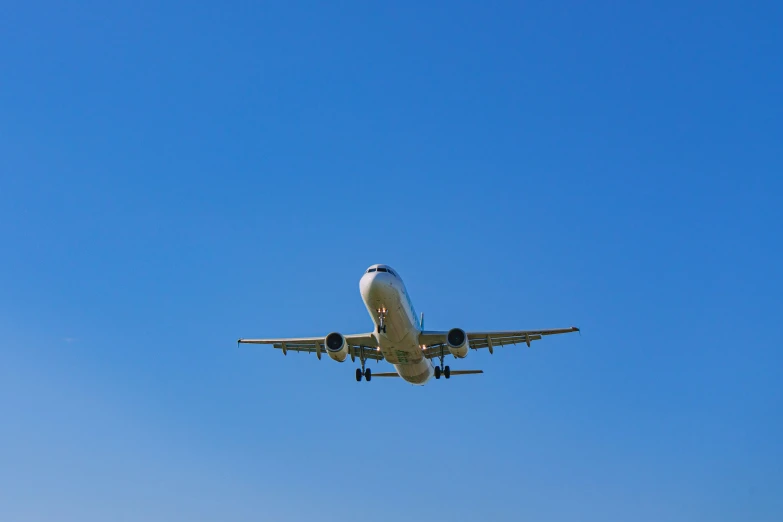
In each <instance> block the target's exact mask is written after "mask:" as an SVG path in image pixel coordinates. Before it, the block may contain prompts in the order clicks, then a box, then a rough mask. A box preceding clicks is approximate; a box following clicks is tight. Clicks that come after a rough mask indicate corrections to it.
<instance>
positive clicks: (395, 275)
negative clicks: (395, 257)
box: [389, 268, 397, 277]
mask: <svg viewBox="0 0 783 522" xmlns="http://www.w3.org/2000/svg"><path fill="white" fill-rule="evenodd" d="M389 273H390V274H391V275H393V276H394V277H397V274H395V273H394V272H392V269H391V268H390V269H389Z"/></svg>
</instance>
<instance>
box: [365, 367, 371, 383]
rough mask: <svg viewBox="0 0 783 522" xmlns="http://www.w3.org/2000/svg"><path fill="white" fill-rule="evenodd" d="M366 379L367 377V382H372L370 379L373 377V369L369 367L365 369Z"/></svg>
mask: <svg viewBox="0 0 783 522" xmlns="http://www.w3.org/2000/svg"><path fill="white" fill-rule="evenodd" d="M364 379H365V380H366V381H367V382H370V380H371V379H372V370H370V369H369V368H367V369H366V370H364Z"/></svg>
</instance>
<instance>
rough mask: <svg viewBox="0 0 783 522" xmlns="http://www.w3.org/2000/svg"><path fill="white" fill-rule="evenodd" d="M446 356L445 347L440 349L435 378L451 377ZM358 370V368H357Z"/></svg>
mask: <svg viewBox="0 0 783 522" xmlns="http://www.w3.org/2000/svg"><path fill="white" fill-rule="evenodd" d="M444 357H445V354H444V353H443V347H441V349H440V356H439V357H438V358H439V359H440V366H436V367H435V378H436V379H440V376H441V375H443V376H444V377H445V378H447V379H448V378H449V377H451V368H449V367H448V366H443V358H444ZM357 371H358V370H357Z"/></svg>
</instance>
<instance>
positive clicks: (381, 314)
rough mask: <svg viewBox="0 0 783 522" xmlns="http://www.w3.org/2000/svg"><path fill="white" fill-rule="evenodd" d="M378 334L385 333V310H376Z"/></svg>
mask: <svg viewBox="0 0 783 522" xmlns="http://www.w3.org/2000/svg"><path fill="white" fill-rule="evenodd" d="M377 312H378V333H381V332H383V333H386V309H385V308H378V310H377Z"/></svg>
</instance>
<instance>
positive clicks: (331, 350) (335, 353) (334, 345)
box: [324, 332, 350, 362]
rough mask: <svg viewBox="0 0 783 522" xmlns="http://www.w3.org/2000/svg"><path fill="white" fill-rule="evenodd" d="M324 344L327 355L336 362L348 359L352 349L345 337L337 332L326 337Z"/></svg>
mask: <svg viewBox="0 0 783 522" xmlns="http://www.w3.org/2000/svg"><path fill="white" fill-rule="evenodd" d="M324 344H325V345H326V353H328V354H329V357H331V358H332V359H334V360H335V361H337V362H343V361H345V358H346V357H348V352H349V351H350V348H349V347H348V343H346V342H345V337H343V336H342V335H341V334H339V333H337V332H333V333H330V334H329V335H327V336H326V340H325V342H324Z"/></svg>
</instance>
